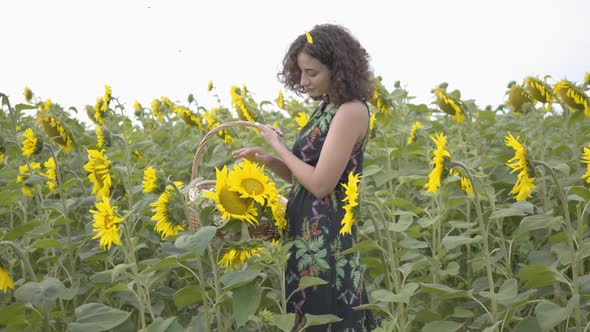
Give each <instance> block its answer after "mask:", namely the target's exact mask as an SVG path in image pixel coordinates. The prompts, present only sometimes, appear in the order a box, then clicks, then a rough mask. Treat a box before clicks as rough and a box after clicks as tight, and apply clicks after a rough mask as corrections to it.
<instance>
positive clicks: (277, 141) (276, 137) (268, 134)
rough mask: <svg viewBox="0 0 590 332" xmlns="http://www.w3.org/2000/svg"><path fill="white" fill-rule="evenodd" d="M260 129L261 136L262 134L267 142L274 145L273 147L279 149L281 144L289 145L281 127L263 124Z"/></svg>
mask: <svg viewBox="0 0 590 332" xmlns="http://www.w3.org/2000/svg"><path fill="white" fill-rule="evenodd" d="M259 129H260V136H262V138H264V140H265V141H266V143H268V144H269V145H270V146H272V147H273V149H275V150H278V149H279V147H281V146H284V147H286V146H287V144H285V139H284V138H283V132H282V131H281V130H280V129H279V128H276V127H274V126H271V125H263V126H261V127H260V128H259Z"/></svg>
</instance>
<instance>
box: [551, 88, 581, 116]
mask: <svg viewBox="0 0 590 332" xmlns="http://www.w3.org/2000/svg"><path fill="white" fill-rule="evenodd" d="M553 93H554V94H555V96H556V97H557V98H558V99H559V100H560V101H561V102H562V103H564V104H566V105H567V106H568V107H569V108H570V111H574V110H580V111H582V110H583V111H584V115H585V116H587V117H590V99H589V98H588V95H586V93H585V92H584V90H583V89H582V88H579V87H577V86H576V85H575V84H574V83H572V82H570V81H568V80H561V81H559V82H557V83H555V86H554V87H553Z"/></svg>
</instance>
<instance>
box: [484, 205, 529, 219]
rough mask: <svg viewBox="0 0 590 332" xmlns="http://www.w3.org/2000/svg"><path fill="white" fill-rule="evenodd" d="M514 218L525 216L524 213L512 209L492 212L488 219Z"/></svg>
mask: <svg viewBox="0 0 590 332" xmlns="http://www.w3.org/2000/svg"><path fill="white" fill-rule="evenodd" d="M515 216H526V213H524V212H522V211H520V210H517V209H512V208H507V209H499V210H495V211H494V212H492V215H491V216H490V219H499V218H506V217H515Z"/></svg>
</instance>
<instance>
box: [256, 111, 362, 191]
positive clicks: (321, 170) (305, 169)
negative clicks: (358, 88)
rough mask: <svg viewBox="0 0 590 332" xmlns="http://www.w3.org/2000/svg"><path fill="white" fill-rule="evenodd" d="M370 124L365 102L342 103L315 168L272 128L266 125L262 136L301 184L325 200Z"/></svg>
mask: <svg viewBox="0 0 590 332" xmlns="http://www.w3.org/2000/svg"><path fill="white" fill-rule="evenodd" d="M368 123H369V118H368V114H367V111H366V109H365V106H364V105H363V104H362V103H360V102H350V103H345V104H342V105H341V106H340V108H339V109H338V111H337V112H336V115H334V118H333V119H332V122H331V123H330V128H329V130H328V134H327V136H326V140H325V142H324V145H323V147H322V151H321V152H320V158H319V160H318V162H317V164H316V166H315V167H314V166H312V165H309V164H307V163H305V162H304V161H302V160H301V159H299V158H297V157H296V156H295V155H294V154H293V153H292V152H291V151H290V150H289V148H288V147H287V146H286V145H285V144H284V142H283V140H282V138H281V137H280V136H279V135H278V133H277V132H276V130H274V129H273V127H272V126H269V125H267V126H265V127H264V128H263V129H262V130H261V135H262V137H263V138H264V139H265V140H266V141H267V142H268V143H269V144H270V145H271V146H272V147H273V148H274V149H275V150H276V151H277V154H278V155H279V156H280V158H281V160H282V161H283V162H284V163H285V165H286V166H287V167H288V168H289V169H290V170H291V173H292V174H293V176H295V178H297V180H298V181H299V183H301V185H303V186H304V187H305V188H306V189H307V190H308V191H309V192H311V193H312V194H313V195H314V196H316V197H317V198H323V197H325V196H327V195H329V194H330V193H331V192H332V191H334V188H336V185H338V181H339V179H340V177H341V175H342V173H343V172H344V169H345V168H346V164H347V163H348V161H349V160H350V155H351V153H352V149H353V148H354V145H355V144H356V143H357V142H359V141H360V140H361V139H362V138H363V137H364V136H365V135H366V134H367V131H368Z"/></svg>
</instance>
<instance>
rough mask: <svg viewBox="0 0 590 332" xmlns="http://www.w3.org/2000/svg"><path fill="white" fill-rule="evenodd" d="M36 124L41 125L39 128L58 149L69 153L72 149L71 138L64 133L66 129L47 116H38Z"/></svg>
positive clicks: (57, 121)
mask: <svg viewBox="0 0 590 332" xmlns="http://www.w3.org/2000/svg"><path fill="white" fill-rule="evenodd" d="M37 122H38V123H39V124H40V125H41V128H43V130H44V131H45V134H47V136H49V138H51V139H52V140H53V142H55V143H56V144H57V145H58V146H59V148H60V149H62V150H63V151H64V152H66V153H69V152H71V151H72V149H73V143H72V138H71V137H70V135H68V133H67V132H66V129H65V128H64V126H62V124H61V123H60V122H59V120H57V119H56V118H54V117H52V116H47V115H39V116H38V117H37Z"/></svg>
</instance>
